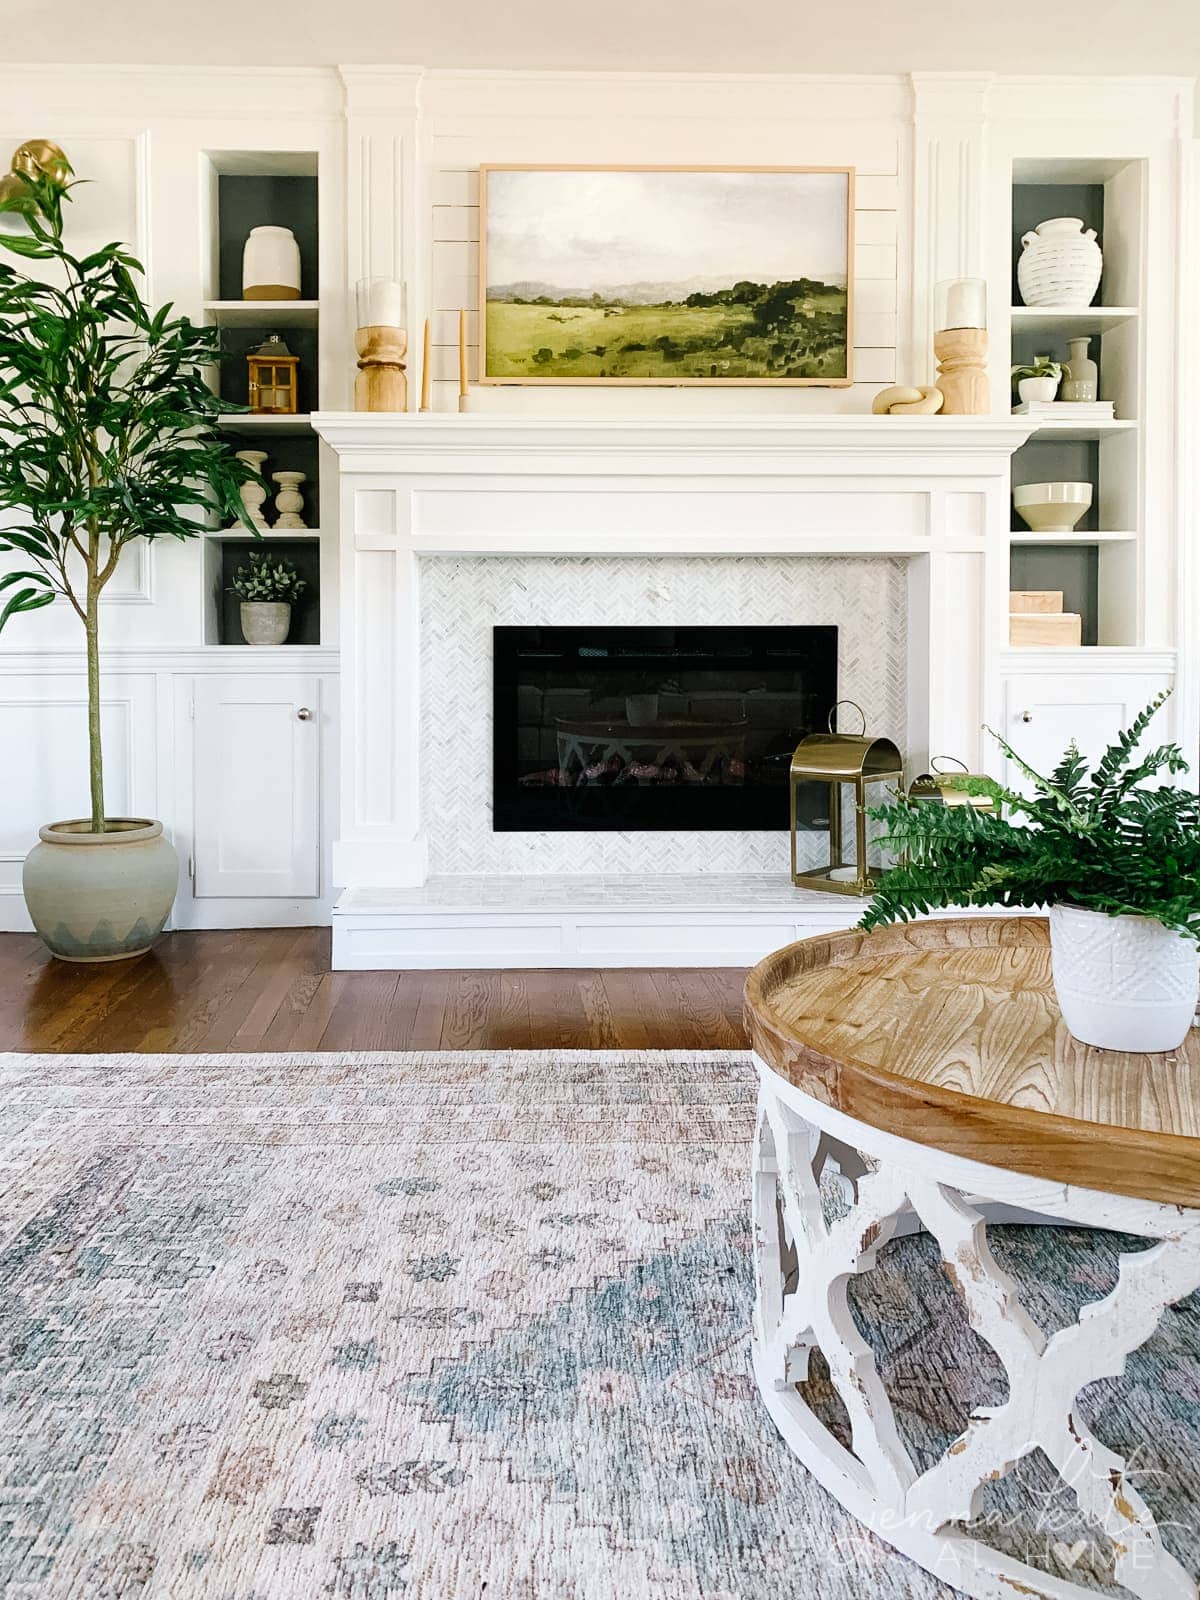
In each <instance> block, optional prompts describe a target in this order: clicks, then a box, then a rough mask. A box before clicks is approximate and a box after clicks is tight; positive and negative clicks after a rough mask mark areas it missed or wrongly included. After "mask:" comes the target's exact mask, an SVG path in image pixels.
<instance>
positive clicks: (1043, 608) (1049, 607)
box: [1008, 589, 1063, 615]
mask: <svg viewBox="0 0 1200 1600" xmlns="http://www.w3.org/2000/svg"><path fill="white" fill-rule="evenodd" d="M1062 608H1063V592H1062V590H1061V589H1010V590H1009V591H1008V609H1009V613H1010V614H1013V613H1016V612H1020V613H1021V614H1022V615H1027V614H1029V613H1031V612H1035V611H1036V612H1037V613H1039V614H1040V615H1042V614H1053V613H1055V612H1059V613H1061V611H1062Z"/></svg>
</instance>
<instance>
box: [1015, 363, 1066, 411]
mask: <svg viewBox="0 0 1200 1600" xmlns="http://www.w3.org/2000/svg"><path fill="white" fill-rule="evenodd" d="M1062 373H1063V369H1062V364H1061V363H1060V362H1058V361H1051V359H1050V357H1049V356H1034V358H1033V363H1032V365H1031V366H1028V367H1014V368H1013V369H1012V381H1013V382H1014V383H1015V384H1016V386H1017V395H1018V397H1019V399H1020V401H1021V404H1022V405H1029V404H1030V402H1031V401H1034V400H1053V399H1054V396H1055V395H1056V394H1057V393H1058V386H1059V384H1060V383H1061V382H1062Z"/></svg>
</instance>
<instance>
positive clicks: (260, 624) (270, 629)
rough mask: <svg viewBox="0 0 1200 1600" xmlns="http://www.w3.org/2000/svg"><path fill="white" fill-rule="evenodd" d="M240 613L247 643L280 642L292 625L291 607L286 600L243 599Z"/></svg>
mask: <svg viewBox="0 0 1200 1600" xmlns="http://www.w3.org/2000/svg"><path fill="white" fill-rule="evenodd" d="M240 615H241V623H242V638H243V639H245V641H246V643H247V644H282V643H283V642H284V640H285V639H286V638H287V636H288V629H289V628H290V627H291V625H292V608H291V606H290V604H289V603H288V602H287V601H286V600H243V601H242V604H241V607H240Z"/></svg>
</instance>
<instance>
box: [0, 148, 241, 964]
mask: <svg viewBox="0 0 1200 1600" xmlns="http://www.w3.org/2000/svg"><path fill="white" fill-rule="evenodd" d="M69 174H70V167H69V166H68V165H67V163H66V160H65V158H62V159H61V161H58V162H56V163H55V164H54V166H53V167H40V168H38V169H36V170H34V171H33V172H32V173H31V174H28V175H23V176H21V177H20V178H19V188H18V190H17V192H16V193H15V194H13V193H9V194H8V195H6V197H5V198H4V199H3V200H2V201H0V212H3V213H7V214H8V215H7V217H6V218H5V219H4V220H5V222H6V223H7V226H6V228H5V230H4V231H3V232H0V551H7V552H15V555H14V556H13V557H11V558H10V559H9V560H7V561H6V562H5V564H4V566H3V567H2V568H0V628H3V627H4V625H5V624H6V623H8V622H9V621H10V620H11V619H12V618H13V617H14V616H16V615H17V614H19V613H21V612H25V611H34V610H36V609H38V608H39V607H41V606H47V605H50V604H51V603H52V602H54V601H55V600H60V599H61V600H62V601H64V602H65V603H66V604H68V605H69V606H71V607H72V609H73V610H74V611H75V613H76V615H77V616H78V617H79V620H80V622H81V623H82V624H83V629H84V635H85V638H86V649H87V727H88V761H89V772H90V786H91V807H90V815H89V816H87V817H85V818H82V819H77V820H67V821H62V822H51V823H49V824H48V825H47V826H45V827H43V828H42V829H41V830H40V834H41V843H40V844H37V845H35V846H34V848H33V850H32V851H31V853H30V855H29V856H28V858H27V859H26V862H25V870H24V889H25V900H26V904H27V905H28V907H29V912H30V915H31V916H32V918H33V922H34V925H35V927H36V928H37V930H38V932H39V933H40V934H41V936H42V938H43V939H44V940H45V941H46V943H47V944H48V945H49V947H50V949H51V951H52V952H53V953H54V954H55V955H56V956H60V957H64V958H67V959H71V960H77V961H112V960H118V959H120V958H122V957H126V956H136V955H140V954H142V952H143V951H145V950H147V949H148V948H149V947H150V945H151V944H152V943H153V941H154V940H155V938H157V936H158V934H159V933H160V932H161V931H162V927H163V924H164V923H165V921H166V919H167V915H168V913H169V912H170V909H171V905H172V902H173V901H174V898H175V891H176V886H177V882H178V866H177V863H176V859H175V852H174V850H173V849H172V848H171V845H170V844H169V843H168V841H167V840H166V839H164V838H163V829H162V823H161V822H158V821H155V820H154V819H153V818H150V817H110V816H108V815H107V814H106V812H105V809H104V761H103V751H102V748H101V737H100V596H101V594H102V593H103V591H104V588H105V585H106V584H107V583H108V582H109V581H110V579H111V578H112V576H113V573H114V572H115V570H116V567H117V562H118V560H119V559H120V556H121V552H122V551H123V550H124V549H125V548H126V547H127V546H128V545H129V544H130V543H132V541H133V540H135V539H157V538H163V537H167V538H174V539H190V538H193V537H195V536H197V535H199V534H201V533H202V532H203V531H204V528H205V526H206V524H207V523H208V522H209V520H210V519H211V518H212V516H213V514H214V513H215V514H217V515H218V516H220V517H221V519H222V520H233V519H234V518H236V517H239V516H240V514H241V509H242V507H241V501H240V499H239V494H238V491H239V488H240V486H241V485H242V484H243V483H244V482H246V481H247V479H249V478H252V477H255V476H256V474H254V472H253V469H252V468H250V467H249V466H247V465H246V464H245V463H244V462H241V461H238V460H237V459H236V458H235V457H234V455H233V454H232V452H231V451H230V450H229V449H228V448H227V445H226V443H225V442H224V440H223V439H222V438H221V436H220V434H219V433H218V432H217V431H216V427H215V421H216V416H217V413H219V412H221V411H230V410H236V409H238V408H237V407H233V406H230V405H229V404H227V403H226V402H224V401H222V400H220V399H218V398H217V397H216V396H215V395H214V394H213V393H212V392H211V390H210V389H209V387H208V385H207V384H206V383H205V380H204V369H205V368H207V367H210V366H211V365H212V364H213V363H214V362H216V361H218V360H219V359H220V347H219V335H218V333H217V332H216V330H215V329H211V328H204V327H197V326H196V325H195V324H193V323H192V322H190V321H189V320H188V319H187V318H186V317H173V316H172V315H171V309H172V308H171V307H170V306H164V307H163V308H162V309H161V310H159V311H157V312H151V311H150V310H149V309H148V307H147V306H146V304H145V302H144V301H143V299H142V296H141V294H140V292H139V290H138V288H137V285H136V283H135V281H134V277H133V274H134V273H140V272H141V271H142V270H143V269H142V268H141V266H140V265H139V263H138V262H137V261H136V260H135V259H134V258H133V257H132V256H131V255H130V254H128V252H127V251H126V250H125V249H124V247H123V246H121V245H119V244H110V245H106V246H105V247H104V248H103V249H101V250H96V251H94V252H93V253H92V254H90V255H87V256H85V257H82V258H80V257H77V256H75V255H73V254H72V253H71V251H70V250H69V249H68V248H67V245H66V243H65V242H64V238H63V209H64V202H66V201H69V199H70V191H71V189H72V187H74V185H73V184H72V183H71V182H70V181H69ZM4 251H7V252H8V253H9V254H11V255H15V256H19V257H22V258H24V259H26V260H28V261H30V262H32V263H35V264H36V265H35V266H34V267H32V268H31V269H30V271H29V272H28V273H27V272H24V271H22V270H20V269H19V268H18V267H14V266H12V265H10V264H9V263H8V262H7V261H5V260H3V259H2V255H3V252H4Z"/></svg>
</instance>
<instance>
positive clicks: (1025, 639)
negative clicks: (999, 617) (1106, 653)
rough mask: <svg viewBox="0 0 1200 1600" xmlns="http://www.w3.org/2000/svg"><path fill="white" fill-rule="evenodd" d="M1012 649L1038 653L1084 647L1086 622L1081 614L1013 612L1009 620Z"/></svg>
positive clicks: (1009, 638)
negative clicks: (1021, 647) (1022, 647)
mask: <svg viewBox="0 0 1200 1600" xmlns="http://www.w3.org/2000/svg"><path fill="white" fill-rule="evenodd" d="M1008 642H1009V644H1010V645H1027V646H1033V647H1035V648H1037V649H1047V648H1053V647H1056V646H1060V645H1061V646H1071V645H1079V644H1082V643H1083V618H1082V617H1081V616H1080V615H1079V613H1078V612H1077V611H1059V612H1049V611H1025V612H1013V613H1012V614H1011V615H1010V616H1009V619H1008Z"/></svg>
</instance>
